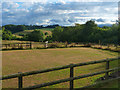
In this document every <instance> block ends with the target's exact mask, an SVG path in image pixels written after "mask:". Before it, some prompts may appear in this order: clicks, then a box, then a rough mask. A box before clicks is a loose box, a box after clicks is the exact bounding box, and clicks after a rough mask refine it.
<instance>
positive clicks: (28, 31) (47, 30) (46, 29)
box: [14, 28, 53, 38]
mask: <svg viewBox="0 0 120 90" xmlns="http://www.w3.org/2000/svg"><path fill="white" fill-rule="evenodd" d="M37 30H41V31H42V32H43V33H45V32H48V34H49V35H51V34H52V32H51V30H53V29H52V28H44V29H37ZM32 31H34V30H24V31H21V32H17V33H14V35H16V36H17V37H20V38H21V37H23V36H19V34H28V33H30V32H32Z"/></svg>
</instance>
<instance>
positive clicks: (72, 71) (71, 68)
mask: <svg viewBox="0 0 120 90" xmlns="http://www.w3.org/2000/svg"><path fill="white" fill-rule="evenodd" d="M73 74H74V69H73V64H70V78H72V77H73V76H74V75H73ZM73 82H74V81H73V80H71V81H70V90H73Z"/></svg>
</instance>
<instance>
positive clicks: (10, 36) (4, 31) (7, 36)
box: [2, 27, 12, 40]
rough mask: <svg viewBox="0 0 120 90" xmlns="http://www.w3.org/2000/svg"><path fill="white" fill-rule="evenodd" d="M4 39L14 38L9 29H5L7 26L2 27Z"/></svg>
mask: <svg viewBox="0 0 120 90" xmlns="http://www.w3.org/2000/svg"><path fill="white" fill-rule="evenodd" d="M2 39H3V40H11V39H12V33H11V32H10V31H9V30H5V28H4V27H3V28H2Z"/></svg>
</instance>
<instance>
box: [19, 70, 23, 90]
mask: <svg viewBox="0 0 120 90" xmlns="http://www.w3.org/2000/svg"><path fill="white" fill-rule="evenodd" d="M18 73H19V74H20V76H19V77H18V88H19V89H21V88H22V87H23V83H22V79H23V78H22V75H21V74H22V72H18Z"/></svg>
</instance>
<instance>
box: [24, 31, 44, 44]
mask: <svg viewBox="0 0 120 90" xmlns="http://www.w3.org/2000/svg"><path fill="white" fill-rule="evenodd" d="M25 38H26V39H27V40H29V41H36V42H38V41H39V42H40V41H43V40H44V34H43V32H42V31H40V30H34V31H33V32H31V33H29V34H27V35H26V36H25Z"/></svg>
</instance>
